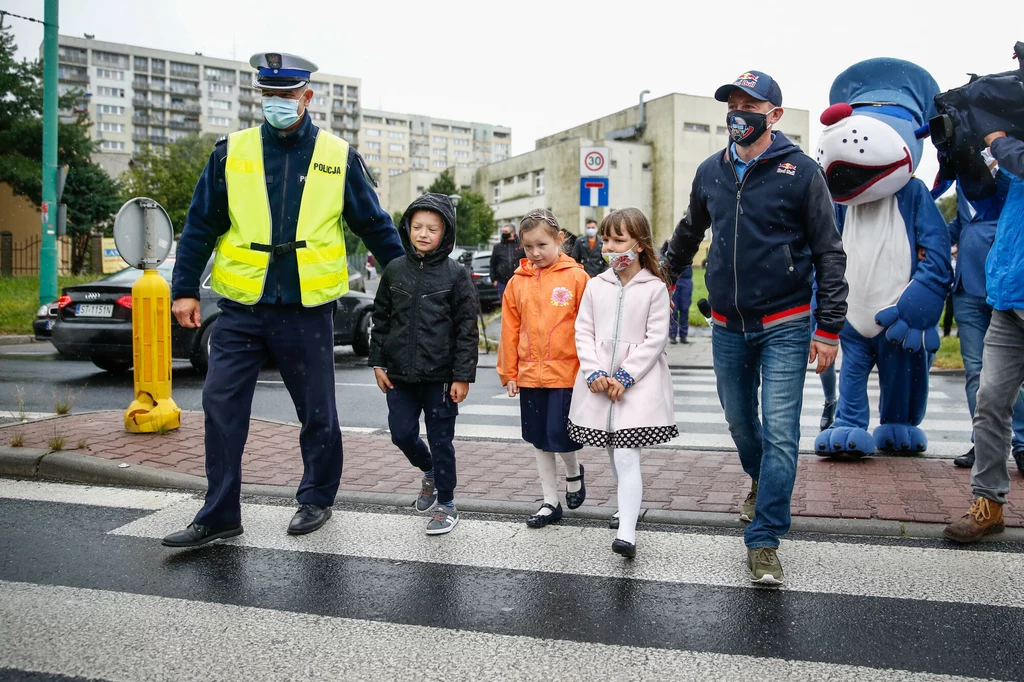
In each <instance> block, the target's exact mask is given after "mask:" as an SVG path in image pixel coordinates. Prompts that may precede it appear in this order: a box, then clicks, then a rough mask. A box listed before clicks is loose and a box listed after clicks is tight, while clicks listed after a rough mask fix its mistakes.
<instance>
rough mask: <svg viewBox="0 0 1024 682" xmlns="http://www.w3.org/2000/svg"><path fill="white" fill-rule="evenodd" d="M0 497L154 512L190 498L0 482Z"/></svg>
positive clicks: (127, 490)
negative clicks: (152, 510) (150, 510)
mask: <svg viewBox="0 0 1024 682" xmlns="http://www.w3.org/2000/svg"><path fill="white" fill-rule="evenodd" d="M0 498H7V499H11V500H37V501H40V502H61V503H64V504H84V505H89V506H92V507H114V508H122V509H154V510H155V509H163V508H164V507H167V506H170V505H172V504H177V503H179V502H181V501H182V500H188V499H191V498H192V496H191V495H189V494H188V493H173V492H165V491H158V490H134V489H131V488H109V487H103V486H94V485H74V484H70V483H46V482H42V481H16V480H11V479H0Z"/></svg>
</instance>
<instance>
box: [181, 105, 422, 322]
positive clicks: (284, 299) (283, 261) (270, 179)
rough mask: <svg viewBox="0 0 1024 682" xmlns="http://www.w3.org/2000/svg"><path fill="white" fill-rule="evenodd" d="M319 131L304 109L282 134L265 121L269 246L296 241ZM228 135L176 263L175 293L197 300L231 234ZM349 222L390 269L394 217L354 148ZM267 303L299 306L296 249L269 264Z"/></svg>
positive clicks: (397, 244)
mask: <svg viewBox="0 0 1024 682" xmlns="http://www.w3.org/2000/svg"><path fill="white" fill-rule="evenodd" d="M318 134H320V135H329V134H330V133H327V132H324V131H321V130H320V129H319V128H317V127H316V126H315V125H313V122H312V121H311V120H310V117H309V115H308V114H303V117H302V123H301V124H300V125H299V127H298V128H296V129H295V130H293V131H290V132H284V131H281V130H278V129H276V128H274V127H273V126H271V125H270V124H269V123H264V124H263V125H262V126H260V135H261V137H262V140H263V164H264V175H265V176H266V181H267V198H268V199H269V202H270V219H271V225H272V227H271V243H272V244H274V245H278V244H287V243H288V242H293V241H295V232H296V228H297V227H298V222H299V206H300V204H301V202H302V189H303V187H304V185H303V182H304V180H305V179H306V171H307V170H308V169H309V162H310V160H311V159H312V158H313V147H314V145H315V144H316V136H317V135H318ZM226 142H227V138H224V139H222V140H218V142H217V146H216V147H215V148H214V150H213V153H211V154H210V161H209V162H208V163H207V164H206V169H205V170H204V171H203V175H202V176H201V177H200V178H199V184H197V185H196V189H195V193H194V194H193V195H192V205H191V206H190V207H189V209H188V215H187V216H186V217H185V229H184V230H183V231H182V233H181V237H180V238H179V240H178V251H177V256H176V258H177V260H176V262H175V263H174V274H173V276H172V278H171V282H172V283H171V296H172V297H173V298H175V299H178V298H199V285H200V282H199V279H200V277H202V274H203V270H204V269H205V268H206V263H207V261H209V260H210V254H212V253H213V249H214V247H215V246H216V245H217V239H218V238H219V237H220V236H221V235H223V234H224V233H225V232H227V231H228V228H229V227H230V226H231V221H230V219H229V218H228V188H227V185H226V184H225V182H224V162H225V160H226V159H227V156H228V146H227V144H226ZM343 217H344V219H345V224H346V225H347V226H348V227H349V228H350V229H351V230H352V231H353V232H354V233H355V234H356V235H357V236H359V238H360V239H362V240H363V243H365V244H366V246H367V248H368V249H370V252H371V253H373V255H374V258H376V259H377V261H378V262H380V264H381V265H382V266H386V265H387V264H388V263H389V262H391V261H392V260H394V259H395V258H400V257H402V256H404V255H405V250H404V249H403V248H402V241H401V239H400V238H399V237H398V231H397V230H396V229H395V226H394V225H393V224H392V222H391V216H390V215H388V212H387V211H385V210H384V209H382V208H381V207H380V203H379V202H378V200H377V193H376V192H375V191H374V189H373V185H372V184H371V182H370V180H369V179H368V178H367V175H366V170H365V166H364V164H363V159H362V157H360V156H359V154H358V153H357V152H356V151H355V150H353V149H351V148H349V152H348V164H347V170H346V172H345V208H344V209H343ZM259 302H260V303H261V304H283V305H301V304H302V297H301V293H300V291H299V266H298V262H297V260H296V258H295V252H294V251H292V252H290V253H286V254H284V255H282V256H274V258H273V259H272V260H271V262H270V266H269V267H268V268H267V275H266V280H265V283H264V286H263V296H262V297H261V298H260V300H259Z"/></svg>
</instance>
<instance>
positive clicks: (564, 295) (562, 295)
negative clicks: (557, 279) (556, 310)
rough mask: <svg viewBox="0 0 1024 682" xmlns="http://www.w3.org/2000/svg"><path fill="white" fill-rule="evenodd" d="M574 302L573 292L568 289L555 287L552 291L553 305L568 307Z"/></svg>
mask: <svg viewBox="0 0 1024 682" xmlns="http://www.w3.org/2000/svg"><path fill="white" fill-rule="evenodd" d="M570 302H572V292H571V291H569V289H568V288H567V287H555V288H554V289H552V290H551V305H557V306H566V305H569V303H570Z"/></svg>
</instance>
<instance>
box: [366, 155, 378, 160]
mask: <svg viewBox="0 0 1024 682" xmlns="http://www.w3.org/2000/svg"><path fill="white" fill-rule="evenodd" d="M366 160H367V161H380V154H367V155H366Z"/></svg>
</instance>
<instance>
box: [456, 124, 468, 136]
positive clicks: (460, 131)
mask: <svg viewBox="0 0 1024 682" xmlns="http://www.w3.org/2000/svg"><path fill="white" fill-rule="evenodd" d="M452 132H453V133H458V134H459V135H469V133H470V130H469V128H457V127H455V126H452Z"/></svg>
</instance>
